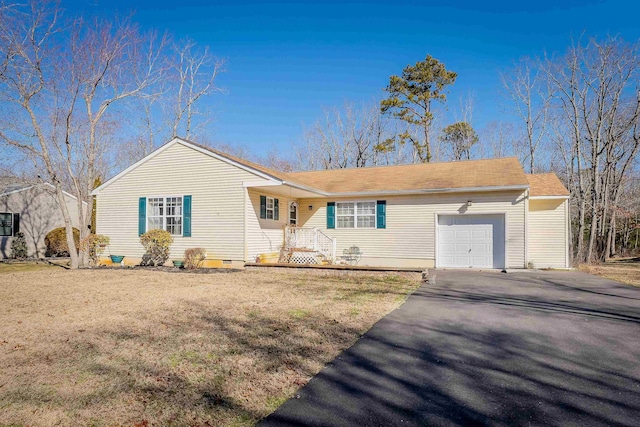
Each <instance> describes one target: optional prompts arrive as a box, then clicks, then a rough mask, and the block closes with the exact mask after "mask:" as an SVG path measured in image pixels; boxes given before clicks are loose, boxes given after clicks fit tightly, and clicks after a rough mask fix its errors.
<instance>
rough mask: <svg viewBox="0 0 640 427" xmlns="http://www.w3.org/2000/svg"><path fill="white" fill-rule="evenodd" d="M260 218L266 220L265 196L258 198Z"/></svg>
mask: <svg viewBox="0 0 640 427" xmlns="http://www.w3.org/2000/svg"><path fill="white" fill-rule="evenodd" d="M260 218H261V219H266V218H267V196H260Z"/></svg>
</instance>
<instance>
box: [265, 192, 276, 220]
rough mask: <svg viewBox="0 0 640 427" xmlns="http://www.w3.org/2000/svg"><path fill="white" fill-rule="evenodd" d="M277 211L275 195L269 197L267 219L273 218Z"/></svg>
mask: <svg viewBox="0 0 640 427" xmlns="http://www.w3.org/2000/svg"><path fill="white" fill-rule="evenodd" d="M274 212H275V202H274V199H273V197H267V219H273V218H274Z"/></svg>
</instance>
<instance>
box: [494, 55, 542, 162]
mask: <svg viewBox="0 0 640 427" xmlns="http://www.w3.org/2000/svg"><path fill="white" fill-rule="evenodd" d="M501 79H502V83H503V85H504V87H505V88H506V90H507V93H508V95H509V97H510V98H511V100H512V101H513V105H514V108H515V111H516V113H517V114H518V116H519V117H520V119H521V120H522V123H523V125H524V130H525V135H526V147H527V153H526V157H525V158H524V161H525V162H526V163H527V164H528V169H529V173H534V172H535V171H536V153H537V151H538V149H539V148H540V144H541V143H543V141H545V137H546V131H547V117H548V111H549V102H550V100H551V97H552V96H553V91H552V90H550V88H549V87H548V86H547V84H546V82H547V80H546V79H545V78H544V75H543V73H542V71H541V70H540V68H539V67H537V66H536V63H535V62H534V61H532V60H531V59H529V58H523V59H522V60H521V61H520V63H519V64H517V65H516V66H515V67H514V68H513V69H512V70H510V71H509V72H507V73H502V74H501Z"/></svg>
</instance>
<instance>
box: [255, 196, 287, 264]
mask: <svg viewBox="0 0 640 427" xmlns="http://www.w3.org/2000/svg"><path fill="white" fill-rule="evenodd" d="M260 196H268V197H273V198H275V199H278V200H279V201H278V203H279V207H280V216H279V220H278V221H275V220H272V219H261V218H260ZM290 201H291V200H289V199H286V198H284V197H282V196H278V195H276V194H269V193H266V192H260V191H255V190H251V189H249V190H248V197H247V261H255V259H256V256H258V255H260V254H263V253H271V252H278V251H280V248H281V247H282V244H283V242H284V226H285V225H287V224H288V222H289V202H290Z"/></svg>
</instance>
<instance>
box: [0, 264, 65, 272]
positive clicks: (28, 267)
mask: <svg viewBox="0 0 640 427" xmlns="http://www.w3.org/2000/svg"><path fill="white" fill-rule="evenodd" d="M60 268H62V267H60V266H57V265H51V264H48V263H43V262H0V274H3V273H26V272H29V271H40V270H47V269H60Z"/></svg>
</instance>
